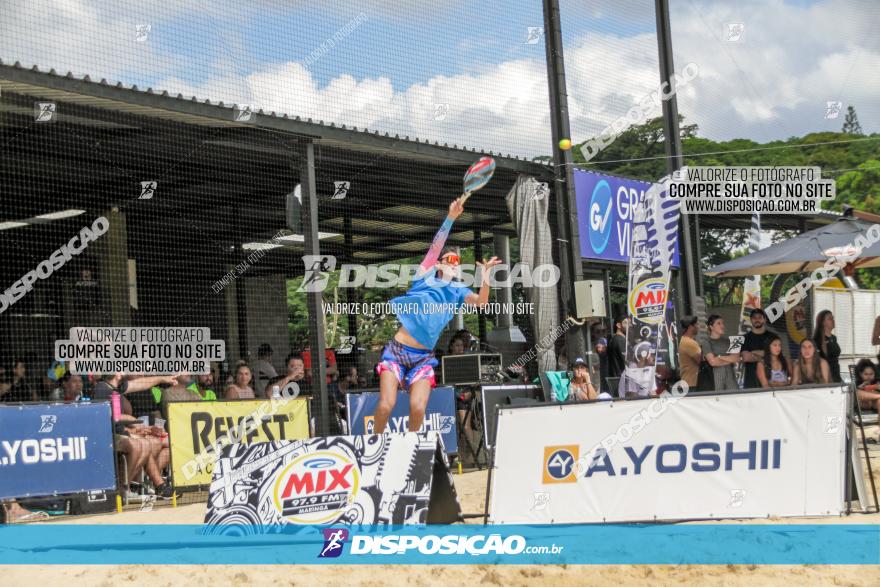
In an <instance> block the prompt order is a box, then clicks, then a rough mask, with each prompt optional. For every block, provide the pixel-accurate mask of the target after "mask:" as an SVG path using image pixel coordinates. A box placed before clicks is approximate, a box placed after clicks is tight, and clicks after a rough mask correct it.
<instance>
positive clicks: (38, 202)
mask: <svg viewBox="0 0 880 587" xmlns="http://www.w3.org/2000/svg"><path fill="white" fill-rule="evenodd" d="M41 101H43V102H53V103H56V104H57V105H58V106H57V112H56V117H57V118H56V120H57V121H56V122H53V123H48V124H47V123H38V122H35V120H34V108H35V103H37V102H41ZM240 112H241V106H238V105H234V104H224V103H223V102H216V103H215V102H211V101H210V100H199V99H197V98H195V97H184V96H183V95H180V94H178V95H176V96H175V95H170V94H169V93H168V92H157V91H154V90H153V89H152V88H146V89H140V88H138V87H137V86H131V87H125V86H123V85H122V84H121V83H115V84H114V83H110V82H108V81H107V80H104V79H102V80H100V81H95V80H92V79H91V78H90V77H89V76H88V75H85V76H76V75H74V74H73V73H70V72H68V73H66V74H64V75H62V74H59V73H57V72H55V70H49V71H41V70H40V69H39V68H38V67H36V66H34V67H31V68H26V67H23V66H22V65H21V64H20V63H15V64H13V65H10V64H5V63H2V62H0V138H2V141H0V142H2V145H3V147H2V152H3V157H2V162H0V185H2V186H3V192H2V195H0V223H2V222H10V221H13V222H15V221H22V220H24V221H27V222H28V223H29V224H32V225H35V226H34V227H32V228H36V229H35V230H33V229H30V230H27V231H25V232H24V233H21V232H19V231H17V230H16V234H15V238H16V239H17V241H18V243H19V246H21V244H22V243H24V244H28V243H33V244H39V243H41V242H44V241H45V240H47V238H48V237H49V235H50V234H51V231H52V230H58V229H63V230H64V231H65V232H64V234H67V233H68V232H70V230H72V229H73V228H72V227H75V226H80V225H81V224H82V221H81V219H70V220H54V221H47V220H42V219H35V217H38V216H40V215H44V214H47V213H52V212H56V211H59V210H63V209H85V210H88V211H90V212H100V211H101V210H106V209H108V208H119V209H121V210H123V211H124V212H126V216H127V219H128V224H129V227H130V230H133V232H134V234H133V235H132V236H133V237H135V238H131V239H130V244H129V247H130V252H131V253H132V254H133V256H139V255H138V253H139V252H144V251H143V250H140V251H139V248H141V249H143V247H155V245H156V242H157V240H161V241H162V242H163V243H164V244H165V245H166V246H164V247H162V252H161V253H162V254H161V257H162V259H161V261H160V262H162V263H175V262H183V261H186V260H188V259H192V258H193V257H194V256H202V257H206V256H207V257H213V258H217V257H218V256H219V257H221V258H223V262H228V263H236V262H238V261H239V260H241V258H242V253H243V250H246V249H242V245H246V244H247V243H265V242H268V241H269V240H270V239H271V238H272V237H273V236H276V235H278V234H279V231H280V230H283V229H285V228H286V214H285V201H286V194H288V193H290V192H291V191H292V190H293V188H294V186H295V185H296V183H297V182H298V174H299V164H298V157H299V151H300V149H299V147H300V145H301V143H302V142H303V141H311V142H313V143H314V144H315V145H316V148H317V149H318V151H317V156H318V161H317V166H316V167H317V169H316V171H317V174H318V179H319V185H318V195H319V198H320V199H321V204H320V207H319V226H320V230H321V232H322V233H325V235H326V236H325V237H324V238H322V239H321V250H322V252H324V253H328V254H334V255H337V256H338V257H340V258H342V259H344V260H346V261H348V262H354V263H363V264H367V263H381V262H384V261H388V260H394V259H401V258H406V257H409V256H415V255H419V254H421V252H422V251H424V250H425V249H426V248H427V246H428V244H429V243H430V240H431V238H432V237H433V235H434V233H435V231H436V229H437V226H438V225H439V224H440V223H441V222H442V220H443V218H444V217H445V214H446V207H447V206H448V204H449V202H450V201H451V200H452V199H453V198H454V197H455V196H456V195H458V194H459V193H460V191H461V176H462V174H463V172H464V170H465V169H466V168H467V166H468V165H470V164H471V163H472V162H473V161H474V160H476V159H477V158H478V157H479V156H481V155H483V154H487V155H492V156H493V157H494V158H495V159H496V162H497V165H498V167H497V171H496V175H495V178H494V179H493V181H492V182H491V183H490V184H489V185H488V186H487V187H486V188H485V189H484V190H482V191H481V192H480V193H479V195H478V196H477V197H474V198H471V199H470V201H469V202H468V205H467V210H466V212H465V214H463V216H462V217H461V218H460V219H459V220H458V221H457V222H456V225H455V227H454V229H453V234H452V236H451V237H450V242H451V243H453V244H459V245H462V246H466V245H471V244H473V243H474V242H475V239H476V238H477V237H478V236H479V240H480V241H483V242H486V241H488V240H489V239H490V238H491V234H492V233H505V234H513V225H512V224H511V222H510V218H509V216H508V214H507V209H506V206H505V204H504V196H505V195H506V193H507V191H508V190H509V188H510V186H511V185H512V184H513V182H514V180H515V178H516V176H517V174H519V173H526V174H531V175H534V176H536V177H538V178H540V179H541V180H543V181H548V180H552V168H551V167H549V166H547V165H545V164H542V163H536V162H532V161H528V160H525V159H522V158H519V157H511V156H509V155H507V156H505V155H502V154H499V153H492V152H488V153H483V152H479V151H477V150H476V149H473V148H470V149H469V148H467V147H459V146H458V145H452V146H450V145H448V144H439V143H437V142H434V143H431V142H429V141H425V140H420V139H419V138H410V137H400V136H390V135H388V134H387V133H384V134H383V133H380V132H379V131H371V130H369V129H366V128H355V127H346V126H344V125H342V126H339V125H336V124H335V123H332V122H330V123H325V122H324V121H322V120H318V121H315V120H312V119H302V118H300V117H297V116H293V117H291V116H288V115H286V114H277V113H275V112H263V111H262V110H259V111H257V112H254V113H253V114H252V116H251V117H250V120H248V121H242V120H241V119H240V116H239V114H240ZM35 163H36V165H35ZM142 181H156V182H157V190H156V194H155V197H153V198H152V199H149V200H139V199H138V196H139V195H140V185H141V182H142ZM334 181H350V182H351V187H350V191H349V193H348V196H347V197H346V198H345V199H341V200H333V199H330V198H331V196H332V192H333V182H334ZM551 215H555V210H554V207H553V206H551ZM838 217H839V215H838V214H836V213H832V212H823V213H821V214H818V215H815V216H810V217H800V216H786V215H773V216H765V217H764V219H763V222H764V226H766V227H768V228H776V229H789V230H797V231H803V230H807V229H809V228H815V227H817V226H822V225H825V224H828V223H830V222H833V221H834V220H835V219H836V218H838ZM700 225H701V227H702V228H704V229H706V228H733V229H745V230H747V229H748V228H749V218H748V217H744V216H726V215H717V216H711V215H701V216H700ZM0 226H2V225H0ZM551 226H555V220H554V219H553V218H551ZM169 228H173V229H176V230H169ZM346 235H347V237H346ZM346 238H348V240H347V241H346ZM283 242H284V246H283V247H279V248H275V249H273V250H271V251H268V253H267V254H266V255H265V258H264V259H263V260H261V263H260V264H259V267H255V271H259V272H278V271H282V272H284V273H285V274H287V275H292V274H295V271H297V270H302V264H301V263H295V260H297V259H298V258H299V257H300V256H301V255H302V251H303V247H302V241H301V240H300V241H299V242H297V241H296V239H295V238H288V239H283ZM151 252H152V253H153V255H155V251H151ZM588 263H590V264H591V265H593V266H594V267H595V266H597V265H603V264H601V263H596V262H593V261H588Z"/></svg>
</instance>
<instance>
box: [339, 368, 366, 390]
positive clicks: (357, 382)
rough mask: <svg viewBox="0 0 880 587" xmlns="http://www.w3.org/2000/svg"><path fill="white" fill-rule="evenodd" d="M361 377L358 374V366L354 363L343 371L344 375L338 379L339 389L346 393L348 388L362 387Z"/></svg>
mask: <svg viewBox="0 0 880 587" xmlns="http://www.w3.org/2000/svg"><path fill="white" fill-rule="evenodd" d="M362 382H363V377H361V376H360V375H358V368H357V366H356V365H352V366H351V367H349V368H348V370H347V371H346V372H345V377H343V378H342V380H340V381H339V391H341V392H342V393H348V391H349V390H355V389H360V388H361V387H364V385H363V384H362Z"/></svg>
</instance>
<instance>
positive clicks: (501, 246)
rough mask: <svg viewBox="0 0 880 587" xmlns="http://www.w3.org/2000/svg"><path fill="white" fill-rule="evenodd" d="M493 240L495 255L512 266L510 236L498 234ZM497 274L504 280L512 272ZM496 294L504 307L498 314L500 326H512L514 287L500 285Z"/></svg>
mask: <svg viewBox="0 0 880 587" xmlns="http://www.w3.org/2000/svg"><path fill="white" fill-rule="evenodd" d="M492 241H493V245H494V247H495V256H496V257H498V258H499V259H501V261H502V262H503V263H504V264H505V265H507V266H510V261H511V259H510V237H508V236H507V235H506V234H496V235H493V236H492ZM495 275H496V277H497V279H498V281H500V282H504V281H505V280H506V279H507V278H508V277H509V275H510V272H509V271H499V272H497V273H496V274H495ZM495 294H496V296H497V300H498V303H499V304H501V308H502V311H501V314H499V315H498V328H510V327H511V326H512V325H513V311H512V310H511V309H510V308H511V302H513V287H512V286H510V287H500V288H498V290H496V292H495ZM505 308H506V311H505Z"/></svg>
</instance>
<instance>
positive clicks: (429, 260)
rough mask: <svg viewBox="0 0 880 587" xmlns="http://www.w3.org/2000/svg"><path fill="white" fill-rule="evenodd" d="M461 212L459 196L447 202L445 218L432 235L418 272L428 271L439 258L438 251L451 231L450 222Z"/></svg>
mask: <svg viewBox="0 0 880 587" xmlns="http://www.w3.org/2000/svg"><path fill="white" fill-rule="evenodd" d="M462 212H464V203H463V202H462V201H461V198H458V199H456V200H455V201H453V202H452V203H451V204H449V214H447V215H446V220H444V221H443V224H442V225H441V226H440V230H438V231H437V234H435V235H434V240H433V241H431V248H429V249H428V252H427V254H426V255H425V258H424V259H422V262H421V263H420V264H419V267H420V271H419V272H420V273H425V272H426V271H429V270H430V269H431V268H432V267H433V266H434V264H435V263H436V262H437V259H439V258H440V251H442V250H443V245H445V244H446V239H447V238H449V233H450V232H451V231H452V223H453V222H455V219H456V218H458V217H459V216H461V213H462Z"/></svg>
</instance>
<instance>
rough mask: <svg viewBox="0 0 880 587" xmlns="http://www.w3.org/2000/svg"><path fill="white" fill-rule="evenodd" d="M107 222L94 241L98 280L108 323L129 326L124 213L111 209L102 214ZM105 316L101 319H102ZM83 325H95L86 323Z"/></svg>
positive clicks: (126, 232) (126, 237) (126, 241)
mask: <svg viewBox="0 0 880 587" xmlns="http://www.w3.org/2000/svg"><path fill="white" fill-rule="evenodd" d="M104 216H105V217H106V218H107V221H108V223H109V228H108V229H107V233H106V234H104V236H102V237H101V238H100V239H99V240H98V241H97V242H96V243H95V246H96V247H97V259H98V279H99V283H100V287H101V290H102V293H103V298H104V299H105V300H106V309H107V313H106V314H107V317H109V319H110V324H108V326H130V325H131V307H130V304H129V297H128V296H129V294H128V227H127V223H126V219H125V213H123V212H120V211H119V210H118V209H117V208H113V209H112V210H109V211H107V212H105V213H104ZM106 319H107V318H104V320H106ZM83 326H97V324H88V325H85V324H84V325H83Z"/></svg>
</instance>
